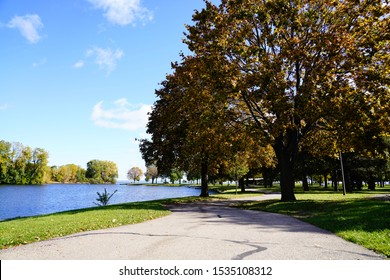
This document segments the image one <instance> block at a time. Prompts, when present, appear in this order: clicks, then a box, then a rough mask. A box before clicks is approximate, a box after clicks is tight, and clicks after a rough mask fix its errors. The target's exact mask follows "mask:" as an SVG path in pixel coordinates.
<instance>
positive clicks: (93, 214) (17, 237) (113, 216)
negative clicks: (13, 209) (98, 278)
mask: <svg viewBox="0 0 390 280" xmlns="http://www.w3.org/2000/svg"><path fill="white" fill-rule="evenodd" d="M168 214H170V212H169V211H168V210H166V208H165V207H164V206H163V204H162V203H161V202H158V201H148V202H135V203H125V204H118V205H109V206H105V207H94V208H87V209H80V210H73V211H66V212H60V213H55V214H50V215H42V216H36V217H28V218H19V219H14V220H8V221H2V222H0V249H4V248H7V247H11V246H16V245H21V244H28V243H32V242H35V241H40V240H46V239H50V238H55V237H60V236H65V235H69V234H72V233H76V232H83V231H89V230H96V229H103V228H110V227H115V226H120V225H126V224H135V223H140V222H143V221H146V220H150V219H155V218H158V217H162V216H165V215H168Z"/></svg>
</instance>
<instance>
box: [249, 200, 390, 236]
mask: <svg viewBox="0 0 390 280" xmlns="http://www.w3.org/2000/svg"><path fill="white" fill-rule="evenodd" d="M389 206H390V202H389V201H380V200H373V199H356V200H348V201H321V200H317V201H314V200H300V201H295V202H287V203H286V202H280V201H264V202H258V203H251V204H247V205H245V206H243V208H245V209H250V210H259V211H267V212H276V213H280V214H288V215H291V216H294V217H297V218H299V219H301V220H304V221H307V222H310V223H312V224H315V225H317V226H320V227H322V228H325V229H328V230H331V231H333V232H336V233H337V232H339V231H344V230H364V231H368V232H373V231H378V230H386V229H389V225H390V207H389Z"/></svg>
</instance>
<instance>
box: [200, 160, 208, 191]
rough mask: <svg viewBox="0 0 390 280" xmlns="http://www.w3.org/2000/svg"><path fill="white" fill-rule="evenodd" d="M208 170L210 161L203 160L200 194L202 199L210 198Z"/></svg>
mask: <svg viewBox="0 0 390 280" xmlns="http://www.w3.org/2000/svg"><path fill="white" fill-rule="evenodd" d="M208 169H209V165H208V161H207V160H203V161H202V163H201V174H202V175H201V176H202V178H201V193H200V196H201V197H208V196H209V183H208V181H209V175H208Z"/></svg>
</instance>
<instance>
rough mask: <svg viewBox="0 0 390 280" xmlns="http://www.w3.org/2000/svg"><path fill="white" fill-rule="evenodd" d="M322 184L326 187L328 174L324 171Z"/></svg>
mask: <svg viewBox="0 0 390 280" xmlns="http://www.w3.org/2000/svg"><path fill="white" fill-rule="evenodd" d="M324 186H325V189H327V188H328V174H327V173H324Z"/></svg>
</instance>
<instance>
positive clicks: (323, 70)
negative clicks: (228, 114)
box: [186, 0, 390, 201]
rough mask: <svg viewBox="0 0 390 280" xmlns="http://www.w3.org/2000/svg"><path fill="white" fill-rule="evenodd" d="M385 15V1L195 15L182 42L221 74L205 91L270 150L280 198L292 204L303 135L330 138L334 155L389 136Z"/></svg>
mask: <svg viewBox="0 0 390 280" xmlns="http://www.w3.org/2000/svg"><path fill="white" fill-rule="evenodd" d="M389 9H390V5H389V3H388V1H387V0H386V1H384V0H361V1H352V0H351V1H350V0H347V1H333V0H323V1H312V0H290V1H282V0H268V1H265V0H264V1H258V0H242V1H233V0H222V1H221V4H220V5H219V6H216V5H214V4H212V3H211V2H209V1H206V8H205V9H203V10H202V11H197V12H196V13H195V14H194V16H193V20H194V22H195V24H194V25H193V26H188V34H187V39H186V43H187V44H188V46H189V48H190V50H191V51H193V53H195V55H196V56H199V57H207V58H208V59H212V60H214V61H219V62H221V63H220V65H223V66H221V67H220V68H219V69H215V71H220V73H221V76H222V77H225V76H226V72H229V73H230V76H231V78H230V81H229V82H228V83H227V80H226V79H225V78H223V79H222V80H221V79H219V77H218V75H214V84H215V86H220V85H221V84H222V83H223V84H224V87H225V97H226V98H225V100H226V101H228V102H229V103H230V104H233V105H230V106H236V107H237V106H240V107H241V112H242V114H243V117H242V118H241V119H242V120H245V122H246V120H247V118H246V117H245V116H250V117H251V118H252V121H253V124H254V125H253V124H252V128H254V129H256V131H257V133H258V134H260V135H262V137H260V138H261V139H267V140H268V143H270V144H271V145H272V147H273V149H274V151H275V154H276V157H277V160H278V166H279V167H280V173H281V174H280V175H281V176H280V183H281V192H282V200H284V201H291V200H295V195H294V180H295V178H294V175H293V174H294V172H293V170H294V164H295V160H296V156H297V154H298V151H299V148H300V145H301V143H302V141H303V140H304V139H305V138H306V137H311V135H313V134H314V135H315V134H316V133H319V132H320V131H322V130H324V129H327V130H333V131H334V133H335V134H336V137H337V138H338V139H339V141H337V149H339V150H343V149H346V148H348V149H353V148H354V141H353V139H357V138H359V137H362V136H363V135H364V137H365V140H366V141H367V140H370V139H371V140H375V139H377V138H378V137H379V134H380V133H383V132H388V131H389V111H390V110H389V103H390V102H389V72H390V69H389V67H390V63H389V54H390V43H389V32H388V27H389V26H390V22H389V21H390V16H389ZM227 88H228V89H227ZM232 101H234V102H233V103H232ZM244 124H245V125H246V123H244ZM345 142H347V143H348V144H345ZM343 145H346V146H347V147H345V146H343Z"/></svg>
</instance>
